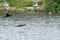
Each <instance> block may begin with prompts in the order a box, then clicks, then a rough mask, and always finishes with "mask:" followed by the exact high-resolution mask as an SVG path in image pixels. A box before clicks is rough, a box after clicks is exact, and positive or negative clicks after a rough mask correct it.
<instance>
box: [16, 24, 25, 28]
mask: <svg viewBox="0 0 60 40" xmlns="http://www.w3.org/2000/svg"><path fill="white" fill-rule="evenodd" d="M25 25H26V24H19V25H17V27H22V26H25Z"/></svg>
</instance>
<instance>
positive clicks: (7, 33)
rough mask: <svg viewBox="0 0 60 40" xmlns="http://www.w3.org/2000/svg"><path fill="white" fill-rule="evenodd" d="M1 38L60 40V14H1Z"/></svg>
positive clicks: (10, 39) (13, 39)
mask: <svg viewBox="0 0 60 40" xmlns="http://www.w3.org/2000/svg"><path fill="white" fill-rule="evenodd" d="M19 24H26V25H25V26H22V27H17V25H19ZM0 40H60V16H52V15H49V16H38V15H37V16H24V17H19V16H11V17H7V18H4V17H3V16H0Z"/></svg>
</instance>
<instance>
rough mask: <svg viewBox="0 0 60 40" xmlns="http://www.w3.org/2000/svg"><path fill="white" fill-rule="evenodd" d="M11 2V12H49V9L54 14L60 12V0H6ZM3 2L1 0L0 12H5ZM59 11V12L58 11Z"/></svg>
mask: <svg viewBox="0 0 60 40" xmlns="http://www.w3.org/2000/svg"><path fill="white" fill-rule="evenodd" d="M6 1H7V2H8V3H9V6H10V10H9V12H10V13H12V14H14V13H17V14H19V13H20V14H21V13H23V14H25V13H26V14H27V13H29V14H30V13H31V14H34V13H39V14H40V13H41V12H43V14H45V13H46V14H48V12H49V11H51V12H53V14H59V13H60V2H59V0H57V1H56V0H43V1H42V0H38V1H37V2H35V1H34V0H33V1H31V0H18V1H17V0H6ZM2 5H3V2H2V0H0V14H4V10H3V7H2ZM56 11H57V12H56Z"/></svg>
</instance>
